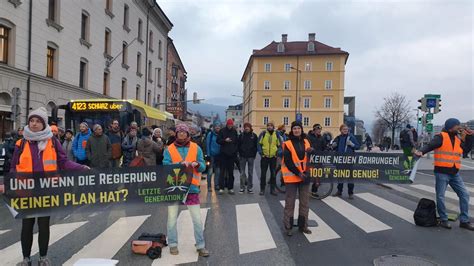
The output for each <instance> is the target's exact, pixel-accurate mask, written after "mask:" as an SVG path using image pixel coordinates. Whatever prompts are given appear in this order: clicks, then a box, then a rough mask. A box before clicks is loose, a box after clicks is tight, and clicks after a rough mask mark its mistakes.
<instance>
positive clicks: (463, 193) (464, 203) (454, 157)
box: [415, 118, 474, 231]
mask: <svg viewBox="0 0 474 266" xmlns="http://www.w3.org/2000/svg"><path fill="white" fill-rule="evenodd" d="M459 135H461V136H459ZM473 135H474V132H473V131H471V130H469V129H467V128H461V122H460V121H459V120H458V119H456V118H450V119H448V120H446V122H445V123H444V128H443V130H442V132H441V133H440V134H437V135H435V136H434V138H433V139H432V140H431V142H430V143H428V145H425V146H423V148H422V149H421V150H420V151H416V152H415V155H417V156H423V155H424V154H427V153H428V152H431V151H433V150H434V174H435V177H436V184H435V186H436V207H437V209H438V214H439V217H440V224H439V225H440V226H441V227H443V228H446V229H451V225H450V224H449V222H448V215H447V214H446V206H445V204H444V201H445V200H444V195H445V193H446V188H447V187H448V184H449V185H450V186H451V188H452V189H453V190H454V191H455V192H456V194H457V195H458V198H459V208H460V210H461V214H460V215H459V227H461V228H464V229H468V230H471V231H474V226H473V225H472V224H471V223H470V221H469V192H468V191H467V189H466V185H464V182H463V179H462V178H461V176H460V175H459V169H461V162H462V160H461V154H462V153H463V151H464V150H471V148H472V144H473V141H474V136H473ZM462 139H464V141H462Z"/></svg>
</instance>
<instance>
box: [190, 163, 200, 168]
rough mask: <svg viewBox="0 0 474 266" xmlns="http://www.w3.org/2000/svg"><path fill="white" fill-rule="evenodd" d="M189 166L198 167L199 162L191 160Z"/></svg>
mask: <svg viewBox="0 0 474 266" xmlns="http://www.w3.org/2000/svg"><path fill="white" fill-rule="evenodd" d="M191 166H192V167H193V168H198V167H199V163H198V162H192V163H191Z"/></svg>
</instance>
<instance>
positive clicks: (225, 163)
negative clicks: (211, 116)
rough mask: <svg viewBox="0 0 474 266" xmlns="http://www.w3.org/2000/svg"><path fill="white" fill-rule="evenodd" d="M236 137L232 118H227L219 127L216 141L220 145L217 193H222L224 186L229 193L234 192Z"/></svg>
mask: <svg viewBox="0 0 474 266" xmlns="http://www.w3.org/2000/svg"><path fill="white" fill-rule="evenodd" d="M237 137H238V136H237V131H236V130H235V128H234V120H232V119H228V120H227V123H226V127H225V128H223V129H221V130H220V131H219V135H218V136H217V143H219V144H220V145H221V149H220V163H221V173H220V174H221V175H220V180H219V194H223V193H224V188H227V189H228V191H229V194H231V195H232V194H234V179H235V178H234V163H235V160H237V152H238V148H239V147H238V144H239V143H238V138H237ZM226 177H227V178H226Z"/></svg>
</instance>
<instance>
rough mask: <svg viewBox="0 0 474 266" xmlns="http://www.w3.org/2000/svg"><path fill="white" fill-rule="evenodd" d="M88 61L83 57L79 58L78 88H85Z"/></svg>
mask: <svg viewBox="0 0 474 266" xmlns="http://www.w3.org/2000/svg"><path fill="white" fill-rule="evenodd" d="M87 63H88V61H87V59H85V58H81V62H80V64H79V88H83V89H86V88H87V77H88V64H87Z"/></svg>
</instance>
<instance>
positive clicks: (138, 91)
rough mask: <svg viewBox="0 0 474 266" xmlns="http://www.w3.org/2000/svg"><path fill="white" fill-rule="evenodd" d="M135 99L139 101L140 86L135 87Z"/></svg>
mask: <svg viewBox="0 0 474 266" xmlns="http://www.w3.org/2000/svg"><path fill="white" fill-rule="evenodd" d="M135 99H136V100H140V85H137V88H136V89H135Z"/></svg>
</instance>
